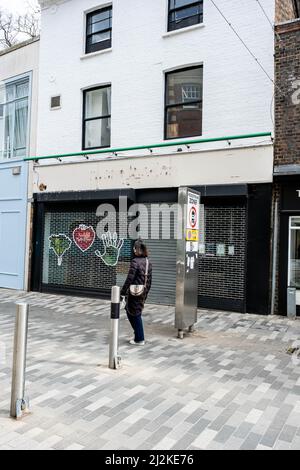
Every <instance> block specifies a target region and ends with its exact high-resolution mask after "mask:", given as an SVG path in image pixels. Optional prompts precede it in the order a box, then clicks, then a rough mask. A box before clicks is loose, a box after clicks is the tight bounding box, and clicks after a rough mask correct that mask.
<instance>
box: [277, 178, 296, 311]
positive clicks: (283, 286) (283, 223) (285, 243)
mask: <svg viewBox="0 0 300 470" xmlns="http://www.w3.org/2000/svg"><path fill="white" fill-rule="evenodd" d="M276 181H277V182H279V183H280V228H279V230H280V234H279V262H278V266H279V267H278V279H279V291H278V313H279V314H280V315H286V314H287V288H288V268H289V222H290V217H292V216H298V217H300V178H299V176H298V177H296V176H293V177H291V176H289V177H281V178H278V179H276ZM297 315H298V316H299V315H300V307H299V306H297Z"/></svg>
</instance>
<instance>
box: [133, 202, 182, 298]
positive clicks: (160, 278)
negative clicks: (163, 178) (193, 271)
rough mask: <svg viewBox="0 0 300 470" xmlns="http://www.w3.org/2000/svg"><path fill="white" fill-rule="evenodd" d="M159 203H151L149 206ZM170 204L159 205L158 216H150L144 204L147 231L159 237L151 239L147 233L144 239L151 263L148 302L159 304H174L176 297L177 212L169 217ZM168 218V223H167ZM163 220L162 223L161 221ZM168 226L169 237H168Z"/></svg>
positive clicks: (147, 205) (148, 207)
mask: <svg viewBox="0 0 300 470" xmlns="http://www.w3.org/2000/svg"><path fill="white" fill-rule="evenodd" d="M154 206H156V208H158V207H159V206H160V205H159V204H152V205H151V207H152V209H153V207H154ZM171 206H172V204H165V203H164V205H163V206H161V207H164V209H163V210H162V211H161V215H160V217H151V216H150V204H146V207H147V209H148V214H149V217H148V229H149V232H148V233H150V234H151V233H153V232H155V233H157V234H158V237H159V239H156V240H155V239H153V236H150V235H148V237H147V238H146V237H144V240H145V242H146V244H147V246H148V248H149V250H150V258H151V262H152V264H153V283H152V289H151V292H150V294H149V298H148V302H150V303H153V304H161V305H175V299H176V253H177V241H176V231H175V229H176V230H177V212H175V213H172V214H171V217H170V208H171ZM155 213H156V212H155ZM169 220H170V223H169ZM162 222H164V223H162ZM169 227H170V234H171V238H168V235H169ZM145 228H146V227H143V222H141V235H142V234H143V229H145Z"/></svg>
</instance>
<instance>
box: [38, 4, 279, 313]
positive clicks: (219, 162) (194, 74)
mask: <svg viewBox="0 0 300 470" xmlns="http://www.w3.org/2000/svg"><path fill="white" fill-rule="evenodd" d="M40 3H41V6H42V35H41V51H40V88H39V123H38V143H37V155H38V156H39V157H42V156H45V155H47V156H52V155H53V156H56V157H60V156H62V155H65V154H72V153H76V154H78V153H80V152H82V151H83V152H87V151H93V150H94V151H97V150H99V149H100V148H101V147H106V148H108V149H116V148H117V149H119V148H131V147H136V146H145V147H149V148H151V149H152V151H151V152H150V151H149V149H147V148H146V149H140V150H138V151H133V150H128V151H122V152H121V151H117V152H115V153H114V152H113V151H111V152H109V150H108V151H106V153H104V154H99V155H96V154H95V156H91V157H90V159H89V160H87V159H86V158H85V157H84V156H83V155H77V156H72V155H71V156H68V157H66V158H64V157H63V158H61V161H58V160H57V159H45V160H44V159H41V158H40V159H39V163H38V164H37V166H36V168H35V174H36V177H35V179H34V185H33V191H34V193H35V198H36V208H37V211H36V219H35V226H36V233H35V237H36V246H37V249H36V256H35V261H34V266H33V272H34V282H33V287H34V288H35V289H38V290H46V291H49V290H54V291H59V290H64V291H70V292H73V291H74V290H76V291H77V292H78V291H82V292H85V293H86V292H87V291H89V292H91V293H94V294H95V293H98V292H99V290H100V291H101V292H102V293H103V295H105V294H108V291H109V285H110V283H111V282H121V280H122V278H123V277H124V272H125V271H126V269H125V267H124V266H123V270H122V269H120V272H118V270H117V273H112V272H110V273H108V272H106V271H105V272H104V271H103V272H102V271H101V270H100V271H101V272H100V274H99V272H98V271H97V273H96V270H97V269H98V268H97V266H96V265H95V267H94V268H91V270H93V269H94V270H95V273H94V274H91V275H90V277H89V279H87V275H86V270H87V269H89V266H92V265H93V263H95V262H96V261H95V260H94V259H93V260H92V259H91V260H90V261H89V262H88V261H87V260H83V259H82V260H81V261H80V259H79V258H78V256H77V254H76V253H75V251H73V252H72V250H73V248H72V249H70V250H69V252H68V255H65V257H66V258H67V256H69V258H70V263H71V259H73V262H72V266H71V265H70V266H69V267H68V265H67V262H66V263H65V267H64V268H63V269H64V271H63V270H60V271H59V272H56V270H57V269H56V266H55V262H54V261H55V260H52V259H51V256H53V253H52V252H51V250H50V251H49V247H48V245H47V236H46V235H48V236H49V235H50V233H53V231H54V232H59V233H65V234H66V236H68V237H71V235H72V230H73V225H72V224H71V219H72V213H73V214H74V213H76V216H74V224H75V225H74V227H75V226H76V224H77V225H78V224H86V225H92V224H95V223H96V222H95V219H94V218H93V217H94V216H92V214H94V213H95V210H94V206H95V207H96V206H97V205H98V204H99V202H101V201H103V200H106V201H107V200H110V201H111V202H113V201H115V200H116V198H117V195H118V194H119V193H120V190H122V191H123V193H124V194H127V195H128V196H130V198H131V200H132V201H133V202H145V203H150V202H155V203H160V202H168V203H173V202H175V201H176V200H177V199H176V197H177V196H176V195H177V190H178V187H179V186H186V185H187V186H192V187H196V188H198V189H200V190H201V193H202V196H203V199H202V201H203V204H204V206H205V211H204V212H205V220H204V216H203V220H202V224H203V232H204V233H205V237H203V240H202V242H203V243H202V248H201V250H202V251H201V253H200V273H199V304H200V305H205V306H207V307H218V308H230V309H235V310H239V311H246V310H248V311H255V312H261V313H263V312H264V313H266V310H267V309H268V287H267V286H268V280H267V274H268V272H269V256H268V251H269V250H268V244H269V235H270V204H271V186H270V185H271V182H272V172H273V145H272V140H271V137H270V133H272V132H273V123H272V108H273V94H274V87H273V83H272V79H273V76H274V64H273V53H274V34H273V31H272V29H271V27H270V25H269V24H268V21H267V19H266V17H265V16H264V14H263V12H262V10H261V9H260V8H259V6H258V4H257V2H249V1H248V0H223V1H220V0H215V4H216V6H217V7H219V8H220V9H221V11H222V13H223V15H224V16H225V18H224V16H223V17H222V16H221V14H220V12H219V11H218V9H217V8H216V6H215V5H214V3H213V2H212V1H211V0H204V1H203V2H202V1H195V2H191V1H189V0H186V1H185V0H184V1H181V0H178V1H177V2H176V1H175V2H174V1H173V0H172V1H170V2H169V1H168V0H152V1H151V2H149V1H148V0H113V2H106V1H103V0H65V1H63V0H62V1H58V0H56V1H51V0H43V1H41V2H40ZM263 5H264V9H265V12H266V14H267V15H268V16H269V18H270V19H271V20H272V21H274V12H275V0H264V2H263ZM228 23H230V24H231V25H232V26H233V27H234V29H235V31H236V32H237V33H238V35H239V36H240V38H241V39H242V40H243V42H244V44H242V42H241V40H240V39H239V38H238V37H237V35H236V34H235V33H234V31H233V30H232V29H231V28H230V26H229V24H228ZM169 30H171V31H169ZM247 48H248V50H247ZM249 50H250V51H251V53H252V55H253V56H254V57H255V58H254V57H253V56H251V55H250V53H249ZM256 59H257V60H256ZM262 69H264V70H262ZM267 75H268V76H269V77H268V76H267ZM51 104H52V108H51ZM174 104H175V105H176V106H174ZM246 135H247V136H249V135H253V137H252V138H247V139H245V138H242V137H243V136H246ZM229 136H230V137H235V138H232V139H229V138H228V137H229ZM239 136H240V138H238V137H239ZM221 137H224V140H221V141H215V140H214V139H216V138H221ZM174 138H175V140H174ZM176 138H178V139H179V140H178V141H179V142H181V141H187V142H189V141H191V140H200V139H204V140H206V139H211V140H210V141H209V142H203V143H197V144H192V145H190V146H189V148H188V146H186V145H183V144H180V145H178V146H170V147H163V148H156V147H155V144H157V145H158V144H162V143H166V144H167V143H170V144H171V143H172V144H174V142H175V143H176ZM75 201H76V202H75ZM74 211H75V212H74ZM58 213H59V214H65V218H64V217H62V216H61V215H60V216H58V215H57V216H56V215H55V214H58ZM51 214H52V215H51ZM84 214H87V215H86V217H85V216H84ZM88 214H89V215H88ZM254 214H256V220H254ZM268 214H269V216H268ZM260 219H261V220H262V221H263V226H259V223H258V224H257V221H259V220H260ZM204 224H205V227H204ZM71 225H72V228H71ZM41 227H44V228H43V229H41ZM71 238H72V237H71ZM174 243H175V241H170V242H169V245H168V246H166V245H163V243H162V242H161V243H158V242H157V243H156V244H154V245H153V242H151V241H149V244H150V247H151V248H152V253H153V258H154V261H155V263H156V264H155V263H154V264H155V266H154V267H155V268H156V272H157V273H159V275H157V278H156V281H154V284H155V285H154V290H153V292H154V293H153V301H158V302H165V303H172V302H173V301H174V298H173V297H174V295H173V293H174V279H175V272H174V270H175V265H176V257H175V254H173V252H174V247H175V245H174ZM127 248H128V247H127ZM166 250H167V251H168V252H169V253H170V254H169V257H170V263H169V264H170V266H171V267H167V268H166V267H164V266H165V265H166V260H165V259H164V257H163V256H162V253H163V252H165V251H166ZM175 252H176V250H175ZM126 256H128V253H127V255H126ZM126 256H125V254H124V260H123V261H124V263H125V261H126V260H125V258H126ZM257 259H260V266H259V267H258V265H257ZM74 260H75V261H74ZM85 262H86V263H87V264H86V265H85V264H84V263H85ZM76 263H77V264H76ZM81 263H83V265H82V266H84V268H83V269H81V267H80V266H81ZM167 264H168V263H167ZM74 266H77V268H75V267H74ZM245 267H246V268H245ZM73 270H74V272H73ZM82 271H84V272H85V274H82ZM101 273H102V274H101ZM118 276H119V277H118ZM257 276H258V279H259V280H260V282H259V286H260V287H257V292H256V294H255V295H254V297H255V298H254V297H253V286H254V284H255V282H254V280H255V279H257ZM102 279H106V281H105V282H103V285H102V284H101V282H102ZM162 280H164V283H165V284H166V292H164V291H163V290H161V288H160V287H159V285H161V284H162ZM170 292H171V293H170Z"/></svg>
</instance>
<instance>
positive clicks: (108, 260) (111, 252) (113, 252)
mask: <svg viewBox="0 0 300 470" xmlns="http://www.w3.org/2000/svg"><path fill="white" fill-rule="evenodd" d="M101 238H102V241H103V244H104V253H100V251H99V250H97V251H95V255H96V256H98V258H101V259H102V261H103V262H104V263H105V264H106V265H107V266H116V265H117V264H118V261H119V257H120V251H121V249H122V247H123V244H124V240H123V239H122V238H120V239H118V235H117V234H116V233H114V234H113V235H112V234H111V233H110V232H106V233H104V234H103V235H102V237H101Z"/></svg>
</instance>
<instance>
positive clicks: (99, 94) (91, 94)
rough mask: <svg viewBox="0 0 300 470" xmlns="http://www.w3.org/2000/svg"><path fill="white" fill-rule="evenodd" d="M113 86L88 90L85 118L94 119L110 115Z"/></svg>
mask: <svg viewBox="0 0 300 470" xmlns="http://www.w3.org/2000/svg"><path fill="white" fill-rule="evenodd" d="M110 96H111V88H110V87H107V88H99V89H98V90H92V91H88V92H86V101H85V118H86V119H92V118H97V117H102V116H109V115H110V99H111V98H110Z"/></svg>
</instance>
